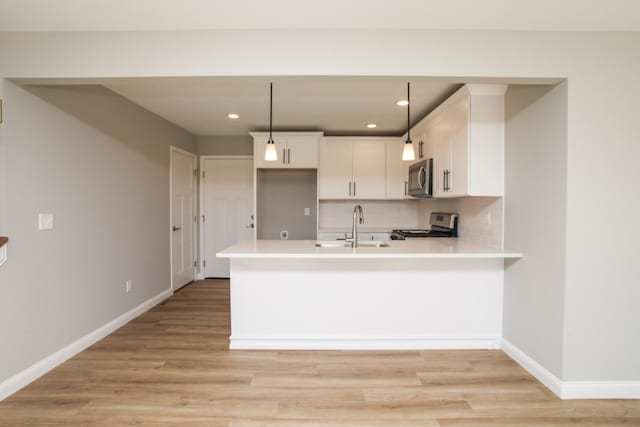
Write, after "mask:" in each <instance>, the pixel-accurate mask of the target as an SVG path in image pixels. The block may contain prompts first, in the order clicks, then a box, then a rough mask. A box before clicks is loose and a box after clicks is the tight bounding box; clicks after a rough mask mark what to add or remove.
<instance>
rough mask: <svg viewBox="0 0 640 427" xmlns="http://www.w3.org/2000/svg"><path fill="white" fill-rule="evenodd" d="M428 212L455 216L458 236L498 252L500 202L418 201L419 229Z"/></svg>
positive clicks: (482, 199)
mask: <svg viewBox="0 0 640 427" xmlns="http://www.w3.org/2000/svg"><path fill="white" fill-rule="evenodd" d="M431 212H456V213H458V214H459V218H458V235H459V237H464V238H466V239H472V240H477V241H478V242H481V243H483V244H486V245H489V246H493V247H497V248H502V245H503V217H504V200H503V198H502V197H462V198H458V199H422V200H420V202H419V206H418V218H419V223H418V226H419V227H426V226H427V225H428V224H429V215H430V214H431Z"/></svg>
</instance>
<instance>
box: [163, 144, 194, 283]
mask: <svg viewBox="0 0 640 427" xmlns="http://www.w3.org/2000/svg"><path fill="white" fill-rule="evenodd" d="M174 151H175V152H176V153H180V154H183V155H185V156H187V157H191V168H192V169H193V170H196V169H197V168H198V156H197V155H196V154H194V153H192V152H190V151H186V150H183V149H182V148H179V147H176V146H173V145H169V274H171V276H170V283H171V289H172V290H174V291H175V290H176V288H175V286H174V284H173V231H172V229H171V227H172V226H173V154H172V152H174ZM198 175H199V174H198ZM198 178H199V177H197V176H195V175H191V184H192V187H193V198H192V200H193V201H192V203H193V207H192V209H193V214H194V215H197V212H198V206H197V200H198V182H199V181H198ZM198 224H199V221H197V218H196V221H195V224H194V225H193V231H192V236H191V244H192V246H193V247H192V249H191V250H192V254H193V260H192V262H193V261H197V260H198V258H199V257H198V241H197V239H198V232H197V228H198ZM192 271H193V274H192V276H191V277H192V279H193V280H196V278H197V277H198V267H196V266H193V269H192Z"/></svg>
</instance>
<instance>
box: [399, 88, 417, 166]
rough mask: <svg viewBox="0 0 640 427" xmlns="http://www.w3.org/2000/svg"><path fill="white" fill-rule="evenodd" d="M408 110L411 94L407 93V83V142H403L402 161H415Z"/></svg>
mask: <svg viewBox="0 0 640 427" xmlns="http://www.w3.org/2000/svg"><path fill="white" fill-rule="evenodd" d="M410 108H411V93H410V91H409V83H408V82H407V140H406V141H405V142H404V149H403V150H402V160H415V159H416V153H415V151H413V142H411V135H410V133H411V122H410V111H411V110H410Z"/></svg>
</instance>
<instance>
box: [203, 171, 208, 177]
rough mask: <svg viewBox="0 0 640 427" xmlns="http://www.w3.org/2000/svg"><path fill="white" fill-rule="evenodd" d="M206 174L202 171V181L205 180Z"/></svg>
mask: <svg viewBox="0 0 640 427" xmlns="http://www.w3.org/2000/svg"><path fill="white" fill-rule="evenodd" d="M206 174H207V173H206V172H205V171H202V179H204V178H205V176H206Z"/></svg>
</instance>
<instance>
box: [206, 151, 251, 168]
mask: <svg viewBox="0 0 640 427" xmlns="http://www.w3.org/2000/svg"><path fill="white" fill-rule="evenodd" d="M251 159H253V155H251V154H238V155H237V156H236V155H232V154H230V155H224V156H222V155H221V156H218V155H214V154H207V155H203V156H200V164H201V165H202V160H251Z"/></svg>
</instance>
